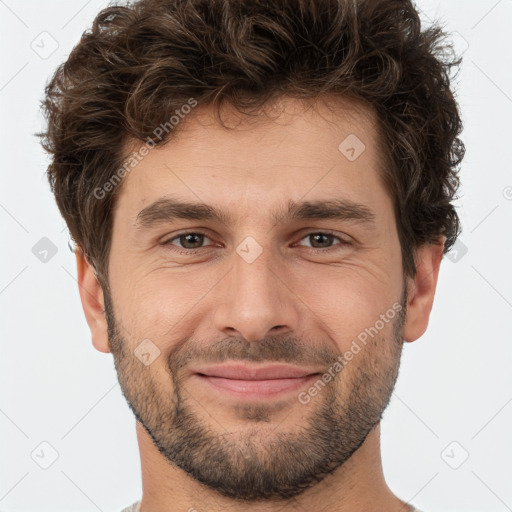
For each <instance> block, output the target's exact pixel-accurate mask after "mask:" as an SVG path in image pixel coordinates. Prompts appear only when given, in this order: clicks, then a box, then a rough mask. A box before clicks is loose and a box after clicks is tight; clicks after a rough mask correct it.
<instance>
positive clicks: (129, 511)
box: [121, 501, 140, 512]
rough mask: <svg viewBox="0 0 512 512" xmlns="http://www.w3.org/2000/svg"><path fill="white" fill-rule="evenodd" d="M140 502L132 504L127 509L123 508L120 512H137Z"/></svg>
mask: <svg viewBox="0 0 512 512" xmlns="http://www.w3.org/2000/svg"><path fill="white" fill-rule="evenodd" d="M139 506H140V501H136V502H135V503H132V504H131V505H130V506H129V507H126V508H123V510H121V512H139Z"/></svg>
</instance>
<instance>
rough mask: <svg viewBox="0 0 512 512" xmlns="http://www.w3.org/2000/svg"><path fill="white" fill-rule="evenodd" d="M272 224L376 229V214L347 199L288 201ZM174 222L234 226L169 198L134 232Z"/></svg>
mask: <svg viewBox="0 0 512 512" xmlns="http://www.w3.org/2000/svg"><path fill="white" fill-rule="evenodd" d="M271 217H272V218H273V219H274V221H275V224H282V223H285V222H289V221H293V220H312V219H332V220H343V221H353V222H356V223H358V224H366V225H367V226H368V227H374V226H375V214H374V213H373V211H372V210H371V209H370V208H368V207H367V206H366V205H364V204H361V203H357V202H354V201H351V200H349V199H328V200H325V201H319V200H316V201H302V202H296V201H293V200H290V201H289V202H288V204H287V207H286V208H284V212H283V211H274V212H271ZM176 219H185V220H209V221H217V222H220V223H222V224H225V225H234V224H237V222H236V221H235V219H234V217H233V216H232V215H231V214H229V213H227V212H226V211H224V210H221V209H218V208H216V207H214V206H211V205H207V204H204V203H191V202H184V201H179V200H177V199H172V198H168V197H165V198H161V199H158V200H157V201H155V202H154V203H152V204H150V205H148V206H146V207H145V208H144V209H142V210H141V211H140V212H139V214H138V215H137V219H136V222H135V224H136V227H137V228H146V229H147V228H151V227H154V226H156V225H159V224H163V223H167V222H171V221H173V220H176Z"/></svg>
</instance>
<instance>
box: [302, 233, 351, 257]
mask: <svg viewBox="0 0 512 512" xmlns="http://www.w3.org/2000/svg"><path fill="white" fill-rule="evenodd" d="M305 239H306V240H309V241H310V245H309V247H311V248H312V249H313V250H317V251H321V252H327V251H329V250H330V249H337V247H336V246H335V245H334V246H333V245H332V242H333V241H334V240H335V239H337V240H339V241H340V244H338V245H340V246H345V245H350V242H349V241H348V240H345V239H343V238H341V237H339V236H336V235H334V234H333V233H329V232H324V231H320V232H315V233H309V234H307V235H306V236H304V237H303V238H302V240H305Z"/></svg>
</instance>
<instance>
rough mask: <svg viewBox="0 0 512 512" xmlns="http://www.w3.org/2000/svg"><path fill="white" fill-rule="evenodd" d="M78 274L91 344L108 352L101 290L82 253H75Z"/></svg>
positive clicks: (90, 266) (101, 350)
mask: <svg viewBox="0 0 512 512" xmlns="http://www.w3.org/2000/svg"><path fill="white" fill-rule="evenodd" d="M75 256H76V267H77V274H78V291H79V292H80V300H81V301H82V308H83V310H84V313H85V318H86V320H87V324H88V325H89V329H90V330H91V335H92V344H93V345H94V348H96V350H99V351H100V352H104V353H108V352H110V347H109V344H108V329H107V320H106V316H105V303H104V299H103V289H102V288H101V285H100V283H99V281H98V278H97V277H96V273H95V271H94V268H93V267H92V265H91V264H90V263H89V262H88V261H87V258H86V257H85V255H84V253H83V252H82V251H81V250H80V249H77V250H76V251H75Z"/></svg>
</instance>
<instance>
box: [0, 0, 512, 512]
mask: <svg viewBox="0 0 512 512" xmlns="http://www.w3.org/2000/svg"><path fill="white" fill-rule="evenodd" d="M105 5H106V2H104V1H101V0H89V1H83V2H82V1H69V0H68V1H64V0H61V1H57V0H52V1H45V2H41V1H35V0H31V1H21V0H18V1H15V0H0V38H1V49H2V58H1V61H0V62H1V70H0V107H1V113H2V123H1V128H0V129H1V137H0V141H1V144H2V151H1V152H0V170H1V173H2V187H1V190H0V222H1V234H2V249H3V251H2V254H3V258H2V265H1V268H0V311H1V315H2V327H1V329H2V331H1V334H2V337H1V339H2V351H1V353H2V357H1V386H2V387H1V390H2V392H1V397H0V428H1V432H2V437H1V448H0V449H1V461H2V467H1V480H0V512H14V511H36V510H37V511H51V512H57V511H67V512H68V511H71V510H73V511H84V512H85V511H91V512H93V511H96V510H100V511H104V512H107V511H113V512H117V511H119V510H120V509H121V508H122V507H123V506H125V505H127V504H129V503H131V502H132V501H135V500H136V499H139V497H140V495H141V481H140V461H139V454H138V447H137V443H136V437H135V420H134V418H133V416H132V414H131V412H130V411H129V409H128V406H127V405H126V403H125V401H124V398H123V397H122V395H121V392H120V388H119V386H118V384H117V379H116V374H115V371H114V367H113V361H112V356H111V355H110V354H108V355H105V354H101V353H99V352H97V351H96V350H95V349H94V348H93V347H92V344H91V341H90V335H89V331H88V328H87V325H86V322H85V319H84V317H83V313H82V310H81V305H80V301H79V296H78V290H77V284H76V280H75V279H76V277H75V276H76V272H75V262H74V257H73V254H72V253H71V252H70V251H69V249H68V246H67V243H68V234H67V231H66V229H65V225H64V222H63V220H62V219H61V217H60V215H59V213H58V210H57V207H56V206H55V204H54V200H53V197H52V195H51V194H50V191H49V186H48V184H47V181H46V178H45V176H44V172H45V168H46V165H47V163H48V159H47V157H46V156H45V154H44V153H43V151H42V150H41V149H40V147H39V145H38V141H37V140H36V138H35V137H34V136H33V134H34V133H35V132H37V131H38V130H40V128H41V122H42V118H41V114H40V113H39V112H38V108H39V100H40V99H41V98H42V94H43V88H44V84H45V82H46V80H47V79H48V78H49V76H50V74H51V73H52V72H53V70H54V69H55V67H56V66H57V65H58V64H59V63H60V62H62V61H63V60H64V59H65V58H66V57H67V55H68V54H69V52H70V50H71V49H72V47H73V46H74V44H76V43H77V42H78V40H79V38H80V35H81V33H82V32H83V31H84V30H85V29H86V28H87V27H88V26H89V25H90V23H91V22H92V19H93V18H94V16H95V14H96V13H97V12H98V11H99V10H100V8H102V7H104V6H105ZM418 6H419V7H420V8H421V10H422V18H423V19H424V20H425V21H426V22H427V23H428V20H430V19H433V18H440V19H442V20H444V22H445V23H446V28H447V30H449V31H452V32H454V37H455V41H456V47H457V49H458V50H459V51H461V52H462V51H464V59H465V62H464V65H463V67H462V69H461V72H460V74H459V77H458V79H457V84H456V87H457V91H458V98H459V101H460V104H461V107H462V110H463V117H464V122H465V131H464V134H463V139H464V142H465V143H466V146H467V155H466V158H465V161H464V164H463V168H462V173H461V176H462V180H463V188H462V190H461V196H462V198H461V200H460V201H458V203H457V204H458V206H459V212H460V216H461V219H462V222H463V226H464V231H463V233H462V237H461V242H462V244H464V246H465V247H466V248H467V253H465V254H464V252H465V248H464V246H462V245H460V244H459V246H458V248H457V251H458V252H457V254H455V253H452V254H451V255H450V258H451V259H452V260H455V262H454V261H451V260H450V259H449V258H445V259H444V260H443V263H442V266H441V273H440V278H439V285H438V291H437V295H436V300H435V302H434V308H433V312H432V315H431V321H430V325H429V329H428V331H427V333H426V334H425V335H424V336H423V337H422V338H421V339H420V340H418V341H416V342H415V343H412V344H407V345H406V346H405V350H404V355H403V360H402V367H401V372H400V377H399V381H398V384H397V387H396V391H395V393H394V396H393V400H392V403H391V405H390V406H389V408H388V409H387V411H386V413H385V417H384V420H383V423H382V428H383V437H382V452H383V461H384V470H385V475H386V478H387V481H388V484H389V485H390V487H391V488H392V489H393V490H394V491H395V493H396V494H398V495H399V496H400V497H401V498H403V499H405V500H411V501H412V503H414V504H415V505H416V506H417V507H419V508H420V509H422V510H424V512H441V511H442V512H447V511H461V512H462V511H464V512H469V511H479V512H483V511H485V512H502V511H503V512H504V511H506V510H512V464H511V461H512V441H511V432H512V385H511V370H510V369H511V367H512V344H511V334H510V329H511V325H512V267H511V262H512V243H511V235H512V172H511V165H512V164H511V161H512V142H511V141H510V135H511V132H510V128H509V126H510V118H511V116H512V71H511V53H512V43H511V40H510V32H511V29H512V24H511V22H512V0H501V1H498V2H497V1H496V0H480V1H475V0H473V1H468V0H450V2H446V1H445V2H440V1H434V0H422V1H421V2H419V3H418ZM41 33H43V35H41ZM49 34H50V35H49ZM57 44H58V48H57V49H56V50H55V51H54V53H52V54H51V55H48V54H49V53H50V52H51V51H52V50H53V46H56V45H57ZM52 45H53V46H52ZM43 57H44V58H43ZM43 237H47V238H49V239H50V240H51V241H52V243H53V244H55V246H56V249H57V253H56V254H55V255H54V256H51V253H49V254H48V256H47V261H46V262H42V261H40V259H38V258H37V257H36V255H35V254H34V253H33V251H32V249H33V247H34V246H35V245H36V244H37V243H38V242H39V241H40V239H41V238H43ZM36 247H38V246H36ZM35 252H36V253H37V252H38V251H37V250H36V251H35ZM42 256H44V254H40V257H42ZM42 442H46V443H49V444H50V445H51V446H52V447H53V449H54V450H56V451H57V452H58V454H59V456H58V458H57V460H56V461H55V462H54V463H53V464H52V465H51V466H50V467H48V468H47V469H43V468H41V467H40V465H41V464H42V465H47V464H49V463H50V462H51V461H52V459H51V457H52V448H50V447H49V446H48V445H47V444H44V445H41V443H42ZM31 454H32V455H31ZM467 454H468V455H469V457H468V458H467V460H466V461H464V462H463V463H462V465H460V467H459V468H458V469H453V468H452V467H450V465H451V466H457V465H459V464H461V462H462V461H463V460H464V457H466V456H467Z"/></svg>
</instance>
